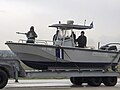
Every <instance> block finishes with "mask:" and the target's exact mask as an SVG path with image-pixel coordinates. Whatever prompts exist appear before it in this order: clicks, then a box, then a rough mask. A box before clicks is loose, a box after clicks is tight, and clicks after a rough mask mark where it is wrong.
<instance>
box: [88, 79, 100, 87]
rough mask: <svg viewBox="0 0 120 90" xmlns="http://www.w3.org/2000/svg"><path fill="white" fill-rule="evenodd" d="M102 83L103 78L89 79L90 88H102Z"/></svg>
mask: <svg viewBox="0 0 120 90" xmlns="http://www.w3.org/2000/svg"><path fill="white" fill-rule="evenodd" d="M101 83H102V78H100V77H92V78H89V81H88V85H90V86H100V85H101Z"/></svg>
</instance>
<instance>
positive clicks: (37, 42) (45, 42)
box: [18, 39, 53, 45]
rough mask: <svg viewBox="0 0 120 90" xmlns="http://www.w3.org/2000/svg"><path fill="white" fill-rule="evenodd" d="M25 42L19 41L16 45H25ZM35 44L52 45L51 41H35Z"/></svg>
mask: <svg viewBox="0 0 120 90" xmlns="http://www.w3.org/2000/svg"><path fill="white" fill-rule="evenodd" d="M26 41H27V40H23V39H19V40H18V43H26ZM35 44H44V45H53V41H50V40H35Z"/></svg>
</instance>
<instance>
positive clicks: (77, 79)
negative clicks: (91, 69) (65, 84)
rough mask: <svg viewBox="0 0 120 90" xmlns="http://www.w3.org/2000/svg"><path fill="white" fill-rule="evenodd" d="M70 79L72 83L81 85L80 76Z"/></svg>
mask: <svg viewBox="0 0 120 90" xmlns="http://www.w3.org/2000/svg"><path fill="white" fill-rule="evenodd" d="M70 81H71V82H72V83H73V84H74V85H82V78H80V77H70Z"/></svg>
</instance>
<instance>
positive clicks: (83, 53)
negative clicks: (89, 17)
mask: <svg viewBox="0 0 120 90" xmlns="http://www.w3.org/2000/svg"><path fill="white" fill-rule="evenodd" d="M6 44H7V45H8V46H9V48H10V49H11V50H12V51H13V52H14V53H15V54H16V55H17V56H18V58H19V59H20V60H21V61H23V62H24V63H25V64H26V65H28V66H30V67H32V68H36V69H42V68H45V69H46V68H53V67H55V68H56V67H58V68H78V67H81V68H90V67H91V68H94V67H97V68H104V67H106V66H108V65H110V64H112V65H116V64H117V63H118V60H119V57H120V55H119V54H118V52H115V51H114V52H113V51H103V50H91V49H84V48H83V49H82V48H78V47H58V46H53V45H39V44H26V43H6Z"/></svg>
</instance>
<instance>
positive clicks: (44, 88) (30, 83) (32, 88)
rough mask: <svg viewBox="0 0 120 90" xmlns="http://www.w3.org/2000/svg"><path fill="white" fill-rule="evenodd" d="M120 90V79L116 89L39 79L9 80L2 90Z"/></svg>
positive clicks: (62, 80)
mask: <svg viewBox="0 0 120 90" xmlns="http://www.w3.org/2000/svg"><path fill="white" fill-rule="evenodd" d="M68 89H69V90H120V79H118V83H117V85H116V86H114V87H106V86H104V85H103V84H102V85H101V86H100V87H91V86H88V85H87V84H83V85H82V86H73V84H72V83H71V82H70V80H69V79H37V80H34V79H32V80H19V83H15V82H14V80H9V82H8V84H7V86H6V87H5V88H4V89H2V90H68Z"/></svg>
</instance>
